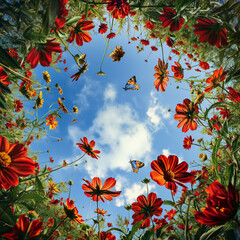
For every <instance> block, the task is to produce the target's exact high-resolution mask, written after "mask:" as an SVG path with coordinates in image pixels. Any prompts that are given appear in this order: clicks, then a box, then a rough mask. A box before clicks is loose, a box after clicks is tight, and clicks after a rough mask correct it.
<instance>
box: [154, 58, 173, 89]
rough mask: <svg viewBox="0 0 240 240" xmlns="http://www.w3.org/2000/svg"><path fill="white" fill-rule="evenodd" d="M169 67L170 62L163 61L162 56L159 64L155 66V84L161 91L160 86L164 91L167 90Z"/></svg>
mask: <svg viewBox="0 0 240 240" xmlns="http://www.w3.org/2000/svg"><path fill="white" fill-rule="evenodd" d="M167 68H168V63H166V64H165V62H164V60H163V61H162V60H161V59H160V58H158V65H156V66H155V68H154V70H155V71H156V73H154V74H153V76H154V77H155V78H156V80H155V82H154V84H153V85H154V86H155V88H156V89H157V91H159V86H160V90H161V92H164V91H165V90H166V86H167V82H168V81H169V78H168V75H169V72H168V70H167Z"/></svg>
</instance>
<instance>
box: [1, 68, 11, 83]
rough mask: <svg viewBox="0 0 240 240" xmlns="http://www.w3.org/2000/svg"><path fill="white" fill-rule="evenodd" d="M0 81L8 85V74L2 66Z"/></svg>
mask: <svg viewBox="0 0 240 240" xmlns="http://www.w3.org/2000/svg"><path fill="white" fill-rule="evenodd" d="M0 82H1V83H3V84H4V85H6V86H8V85H9V84H11V82H9V81H8V75H7V73H6V72H5V71H4V69H3V68H2V67H0Z"/></svg>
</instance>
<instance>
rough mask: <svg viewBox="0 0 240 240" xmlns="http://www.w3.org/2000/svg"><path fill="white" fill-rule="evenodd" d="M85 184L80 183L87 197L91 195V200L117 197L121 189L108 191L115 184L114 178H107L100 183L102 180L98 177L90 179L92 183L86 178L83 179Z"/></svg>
mask: <svg viewBox="0 0 240 240" xmlns="http://www.w3.org/2000/svg"><path fill="white" fill-rule="evenodd" d="M83 181H85V182H86V183H87V184H83V185H82V189H83V190H84V194H85V195H86V196H88V197H91V198H92V200H93V201H99V200H102V201H103V202H104V199H106V200H108V201H111V200H112V198H113V197H117V196H119V195H120V194H121V191H109V189H111V188H113V187H114V186H115V185H116V180H115V178H108V179H106V181H105V182H104V184H103V185H102V181H101V179H100V178H98V177H94V178H93V179H92V183H91V182H90V181H88V180H85V179H83Z"/></svg>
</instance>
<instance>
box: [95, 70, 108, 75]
mask: <svg viewBox="0 0 240 240" xmlns="http://www.w3.org/2000/svg"><path fill="white" fill-rule="evenodd" d="M96 75H101V76H105V75H106V73H104V72H102V71H101V70H100V71H99V72H98V73H96Z"/></svg>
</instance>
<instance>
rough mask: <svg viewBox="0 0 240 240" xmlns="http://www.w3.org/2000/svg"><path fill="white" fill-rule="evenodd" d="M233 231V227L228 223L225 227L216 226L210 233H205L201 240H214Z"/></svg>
mask: <svg viewBox="0 0 240 240" xmlns="http://www.w3.org/2000/svg"><path fill="white" fill-rule="evenodd" d="M231 229H233V226H232V225H230V224H228V223H226V224H225V225H221V226H216V227H213V228H211V229H210V230H209V231H207V232H206V233H204V234H203V235H202V236H201V237H200V240H211V239H214V238H215V237H216V236H218V235H219V234H220V233H223V232H226V231H229V230H231Z"/></svg>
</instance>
